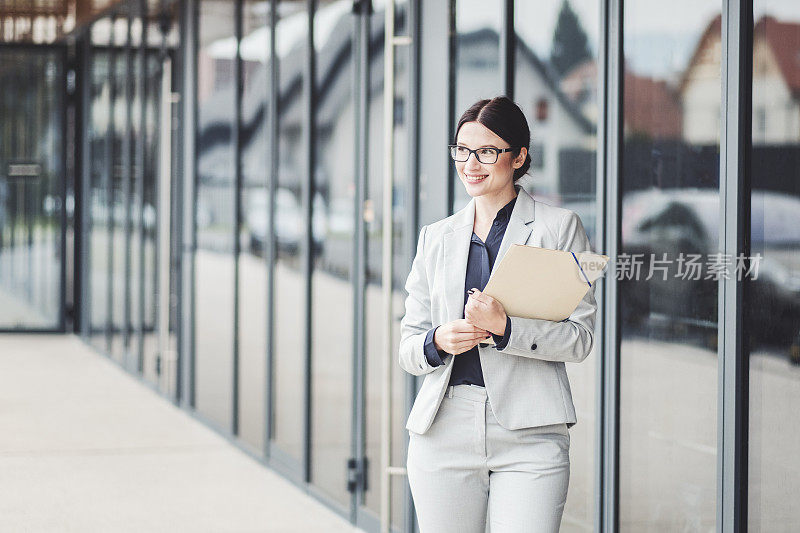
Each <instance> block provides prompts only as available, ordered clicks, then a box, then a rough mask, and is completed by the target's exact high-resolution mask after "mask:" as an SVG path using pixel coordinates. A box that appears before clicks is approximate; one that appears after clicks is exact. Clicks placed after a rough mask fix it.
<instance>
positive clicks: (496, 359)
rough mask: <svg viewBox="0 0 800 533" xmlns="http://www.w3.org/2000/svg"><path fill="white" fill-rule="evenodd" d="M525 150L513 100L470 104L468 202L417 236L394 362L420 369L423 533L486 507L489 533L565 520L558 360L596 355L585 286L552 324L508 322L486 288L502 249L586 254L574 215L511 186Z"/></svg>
mask: <svg viewBox="0 0 800 533" xmlns="http://www.w3.org/2000/svg"><path fill="white" fill-rule="evenodd" d="M529 145H530V131H529V129H528V124H527V121H526V120H525V116H524V114H523V113H522V111H521V110H520V109H519V107H518V106H517V105H516V104H515V103H514V102H512V101H511V100H509V99H508V98H506V97H503V96H500V97H497V98H493V99H491V100H481V101H479V102H477V103H475V104H474V105H473V106H472V107H470V108H469V109H468V110H467V111H466V112H465V113H464V115H463V116H462V117H461V119H460V120H459V122H458V127H457V129H456V138H455V145H451V147H450V153H451V156H452V158H453V160H454V162H455V166H456V170H457V172H458V177H459V178H460V179H461V183H462V184H463V185H464V187H465V189H466V191H467V193H468V194H469V195H470V196H471V197H472V198H471V200H470V201H469V203H468V204H467V206H466V207H464V208H463V209H461V210H460V211H458V212H457V213H455V214H454V215H451V216H449V217H447V218H445V219H443V220H440V221H438V222H434V223H432V224H428V225H426V226H423V227H422V229H421V230H420V235H419V241H418V243H417V252H416V257H415V258H414V262H413V264H412V267H411V272H410V273H409V276H408V280H407V282H406V285H405V288H406V291H407V292H408V297H407V298H406V302H405V306H406V313H405V316H404V317H403V319H402V321H401V324H400V329H401V340H400V366H401V367H402V368H403V369H404V370H405V371H406V372H409V373H411V374H413V375H415V376H420V375H423V374H424V375H425V380H424V382H423V384H422V388H421V389H420V391H419V393H418V395H417V398H416V400H415V402H414V406H413V408H412V409H411V413H410V415H409V417H408V422H407V424H406V428H407V429H408V431H409V437H410V441H409V447H408V458H407V471H408V481H409V484H410V486H411V493H412V497H413V499H414V505H415V507H416V511H417V518H418V521H419V525H420V530H421V532H422V533H446V532H451V531H452V532H458V533H470V532H474V533H483V532H484V531H485V526H486V520H487V513H488V520H489V522H490V525H491V531H492V533H503V532H513V533H519V532H527V531H536V532H540V531H541V532H552V531H558V529H559V526H560V523H561V516H562V514H563V510H564V502H565V501H566V498H567V486H568V484H569V431H568V429H569V428H570V427H571V426H573V425H574V424H575V423H576V421H577V420H576V418H575V408H574V406H573V403H572V395H571V392H570V387H569V381H568V379H567V373H566V370H565V367H564V363H565V362H567V361H569V362H580V361H583V360H584V359H585V358H586V356H587V355H589V352H590V351H591V349H592V345H593V342H594V333H593V330H594V320H595V312H596V309H597V305H596V303H595V299H594V289H593V288H592V289H590V290H589V291H588V292H587V294H586V296H585V297H584V298H583V299H582V300H581V302H580V304H579V305H578V307H577V308H576V309H575V311H574V312H573V313H572V314H571V315H570V316H569V317H568V318H567V319H565V320H563V321H561V322H553V321H549V320H538V319H528V318H522V317H516V316H507V315H506V313H505V310H504V309H503V306H502V304H500V302H498V301H497V300H495V299H494V298H492V297H490V296H488V295H486V294H483V293H482V292H481V291H482V290H483V288H484V286H485V285H486V282H487V281H488V279H489V275H490V273H491V272H492V270H493V268H494V266H496V265H497V264H498V263H499V261H500V259H502V257H503V255H504V254H505V252H506V251H507V250H508V248H509V246H510V245H511V244H529V245H533V246H539V247H542V248H552V249H560V250H570V251H573V252H580V251H588V250H590V247H589V240H588V239H587V237H586V232H585V231H584V229H583V225H582V224H581V220H580V218H578V216H577V215H576V214H575V213H574V212H572V211H569V210H567V209H562V208H559V207H554V206H551V205H548V204H546V203H543V202H540V201H538V200H534V198H533V197H532V196H530V194H529V193H528V192H527V191H526V190H525V189H524V188H522V187H520V185H519V184H518V183H516V182H517V180H518V179H519V178H520V177H522V176H523V175H524V174H525V173H526V171H527V170H528V168H529V166H530V161H531V159H530V156H529V155H528V146H529ZM535 275H536V272H531V276H535ZM519 282H520V283H525V280H524V279H520V280H519ZM491 341H493V342H494V344H492V343H491Z"/></svg>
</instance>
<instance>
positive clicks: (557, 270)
mask: <svg viewBox="0 0 800 533" xmlns="http://www.w3.org/2000/svg"><path fill="white" fill-rule="evenodd" d="M607 264H608V256H607V255H598V254H594V253H591V252H579V253H573V252H567V251H564V250H551V249H549V248H539V247H538V246H529V245H526V244H512V245H511V247H510V248H509V250H508V252H506V254H505V255H504V256H503V259H502V260H501V261H500V264H499V265H497V268H495V269H494V272H493V273H492V276H491V277H490V278H489V282H488V283H487V284H486V287H485V288H484V289H483V292H484V293H486V294H488V295H489V296H491V297H492V298H494V299H496V300H498V301H499V302H500V303H501V304H503V308H504V309H505V311H506V314H507V315H508V316H519V317H523V318H541V319H545V320H553V321H556V322H560V321H562V320H564V319H566V318H567V317H569V315H571V314H572V312H573V311H574V310H575V308H576V307H578V303H580V301H581V299H582V298H583V297H584V295H585V294H586V291H588V290H589V288H590V287H591V286H592V283H594V282H595V280H597V278H599V277H600V276H602V275H603V272H604V270H605V267H606V266H607Z"/></svg>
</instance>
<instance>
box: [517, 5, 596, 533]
mask: <svg viewBox="0 0 800 533" xmlns="http://www.w3.org/2000/svg"><path fill="white" fill-rule="evenodd" d="M599 8H600V5H599V3H598V2H586V1H582V2H576V1H572V2H544V1H536V2H530V1H525V0H519V1H517V2H515V4H514V23H515V28H514V31H515V35H516V54H515V56H516V57H515V59H516V64H515V65H514V98H515V100H516V102H517V104H518V105H519V106H520V108H521V109H522V111H523V112H524V113H525V117H526V118H527V120H528V127H529V128H530V130H531V147H530V151H529V153H530V156H531V168H530V169H529V170H528V173H527V174H526V175H525V176H523V177H521V178H520V180H519V183H520V184H521V185H522V187H524V188H525V189H526V190H527V191H529V192H530V193H532V194H533V195H534V197H535V198H536V199H537V200H541V201H544V202H547V203H549V204H552V205H560V206H563V207H566V208H567V209H570V210H572V211H575V212H576V213H577V214H578V216H580V218H581V221H582V222H583V225H584V228H585V230H586V233H587V235H588V236H589V241H590V243H591V244H592V247H593V249H595V251H598V252H601V250H597V249H596V248H595V246H596V242H597V241H596V233H597V230H596V220H597V212H596V211H597V205H596V200H597V198H596V179H597V176H596V172H597V165H596V159H597V148H596V147H597V137H596V131H597V122H596V120H597V116H598V108H597V89H598V83H600V81H599V79H598V73H597V48H598V36H597V28H598V17H599ZM595 333H596V335H597V338H598V339H599V338H600V332H599V331H596V332H595ZM599 346H600V343H599V342H595V348H594V350H593V352H592V353H591V354H590V355H589V357H588V359H587V360H586V361H584V362H583V363H581V364H577V365H574V364H568V365H566V369H567V375H568V377H569V381H570V387H571V389H572V399H573V403H574V404H575V409H576V413H577V417H578V423H577V424H576V425H575V426H573V427H572V428H570V463H571V467H570V472H571V473H570V480H569V493H568V495H567V503H566V506H565V508H564V517H563V519H562V527H563V528H564V529H566V528H568V527H569V531H592V528H593V526H594V506H595V500H596V497H597V495H596V493H595V483H594V481H595V480H594V472H595V449H596V442H595V431H596V428H597V417H598V416H599V415H600V413H599V412H598V411H597V408H596V403H597V402H596V401H595V391H596V387H597V380H596V376H597V365H598V364H599V362H600V361H599V357H598V349H597V348H598V347H599Z"/></svg>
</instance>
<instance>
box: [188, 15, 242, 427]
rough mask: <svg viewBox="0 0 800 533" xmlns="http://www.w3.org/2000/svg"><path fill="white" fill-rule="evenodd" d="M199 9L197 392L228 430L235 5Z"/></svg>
mask: <svg viewBox="0 0 800 533" xmlns="http://www.w3.org/2000/svg"><path fill="white" fill-rule="evenodd" d="M199 8H200V20H199V28H198V41H199V51H198V58H197V84H198V87H197V136H196V143H197V146H196V150H197V204H196V219H195V224H196V227H197V252H196V254H195V343H194V346H195V358H196V362H195V368H196V378H195V386H196V391H195V394H196V400H197V410H198V411H199V412H200V414H201V415H203V416H204V417H207V418H208V419H210V420H211V421H213V422H215V423H216V424H219V426H221V427H222V428H230V427H231V420H232V400H233V376H232V372H233V327H234V325H233V310H234V307H233V306H234V292H233V291H234V290H235V286H234V257H233V248H234V240H233V239H234V238H235V235H236V231H235V205H236V196H235V195H236V179H235V178H236V176H235V173H234V169H235V164H234V163H235V148H234V145H233V140H234V135H233V133H234V128H235V125H236V120H235V117H236V106H235V91H236V80H235V79H234V61H235V54H236V38H235V36H234V26H235V24H234V3H233V2H227V1H221V0H204V1H202V2H201V3H200V5H199Z"/></svg>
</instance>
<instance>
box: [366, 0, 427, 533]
mask: <svg viewBox="0 0 800 533" xmlns="http://www.w3.org/2000/svg"><path fill="white" fill-rule="evenodd" d="M375 6H376V7H375V12H374V13H373V14H372V22H371V25H372V27H371V30H370V31H371V32H372V35H373V39H376V38H377V37H378V36H380V35H383V32H384V25H383V22H384V16H385V13H384V6H385V3H382V2H380V3H378V2H376V4H375ZM395 8H396V13H395V25H396V28H395V32H396V33H397V34H398V35H408V32H409V29H408V25H407V24H406V21H407V17H408V9H409V7H408V2H407V1H403V2H397V3H396V4H395ZM409 54H410V50H409V47H405V46H401V47H397V48H395V65H394V71H395V72H394V75H395V86H394V90H395V100H394V106H395V113H394V164H395V168H394V185H393V187H394V190H393V193H392V197H393V200H392V202H393V213H392V221H393V222H392V226H393V229H392V231H393V234H394V245H393V254H394V257H393V258H392V261H393V263H394V265H393V270H394V283H393V286H392V306H393V311H392V317H393V321H392V324H391V330H392V331H393V332H395V333H393V335H392V346H391V353H393V354H396V353H398V350H399V343H400V336H399V335H398V334H397V333H396V332H399V331H400V319H401V318H402V316H403V313H404V304H405V290H404V288H403V287H404V283H405V280H406V278H407V277H408V272H409V268H410V266H411V260H412V259H413V257H409V255H408V253H409V248H411V249H412V250H414V249H416V242H415V243H414V244H410V243H409V238H411V239H416V237H417V235H418V233H416V232H415V233H414V234H413V235H408V234H407V233H406V230H405V228H406V223H407V220H408V217H409V216H411V214H410V213H409V212H408V211H407V208H406V205H405V202H406V195H407V189H406V188H407V187H408V185H409V178H408V176H409V171H408V126H409V116H408V115H409V109H408V84H409V81H408V75H409V61H410V55H409ZM382 60H383V54H378V55H377V56H375V61H374V62H373V63H372V64H371V65H370V75H371V78H372V79H371V81H370V84H369V86H370V87H372V88H373V89H372V90H371V91H370V94H369V110H368V117H367V119H368V121H369V124H370V126H369V127H370V131H371V132H374V134H372V135H370V137H369V153H368V154H367V157H368V160H367V170H368V177H367V183H366V187H367V188H366V202H365V205H364V211H363V216H364V222H365V228H366V241H367V252H366V258H365V260H366V267H367V283H366V286H365V287H364V332H365V339H364V344H365V349H364V357H365V360H364V365H365V373H366V379H365V391H364V395H365V404H364V409H365V416H366V425H367V427H366V456H367V459H368V461H369V463H368V467H367V491H366V493H365V501H364V503H365V505H366V507H367V508H368V509H369V510H370V511H372V512H373V513H374V514H375V516H380V504H381V500H380V498H381V497H382V496H381V471H380V457H381V416H382V415H381V401H382V397H383V395H384V394H386V393H387V391H386V390H384V387H383V385H382V383H383V378H382V372H383V366H384V364H386V362H385V361H384V359H383V358H384V356H385V349H386V348H385V347H384V338H383V335H384V333H383V328H384V321H383V317H384V303H383V293H382V290H383V289H382V283H383V264H382V247H383V233H382V232H383V194H384V187H383V180H384V177H383V161H384V157H385V155H384V152H383V150H384V145H383V133H382V132H383V61H382ZM388 364H390V365H394V366H393V368H392V385H391V390H390V391H389V392H390V393H391V395H392V398H391V402H392V426H391V440H392V457H391V458H390V461H391V464H392V465H395V466H397V465H405V460H406V441H407V440H408V432H407V431H406V429H405V421H406V417H407V415H408V412H407V410H406V390H407V387H406V384H407V379H409V378H408V374H407V373H406V372H404V371H403V370H402V369H401V368H400V367H399V366H397V363H396V358H392V359H391V360H390V361H389V362H388ZM391 483H392V485H391V496H392V516H391V523H392V527H394V528H398V530H402V529H401V528H402V527H404V523H405V516H404V513H403V511H404V509H405V497H406V487H407V486H408V482H407V480H406V478H405V477H404V476H392V477H391Z"/></svg>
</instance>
